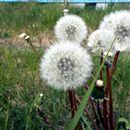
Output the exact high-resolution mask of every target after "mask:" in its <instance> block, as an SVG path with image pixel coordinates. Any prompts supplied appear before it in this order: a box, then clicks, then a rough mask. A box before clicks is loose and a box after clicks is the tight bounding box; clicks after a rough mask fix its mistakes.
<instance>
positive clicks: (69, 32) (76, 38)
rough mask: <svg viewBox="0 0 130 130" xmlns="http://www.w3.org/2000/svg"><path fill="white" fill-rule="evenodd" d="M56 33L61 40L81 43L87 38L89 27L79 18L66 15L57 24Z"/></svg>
mask: <svg viewBox="0 0 130 130" xmlns="http://www.w3.org/2000/svg"><path fill="white" fill-rule="evenodd" d="M54 32H55V35H56V37H57V38H58V39H59V40H69V41H72V42H78V43H80V42H82V41H83V40H84V39H85V38H86V36H87V26H86V25H85V22H84V21H83V20H82V19H81V18H80V17H79V16H76V15H65V16H63V17H61V18H60V19H59V21H58V22H57V24H56V26H55V30H54Z"/></svg>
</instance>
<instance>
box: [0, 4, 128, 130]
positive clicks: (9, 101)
mask: <svg viewBox="0 0 130 130" xmlns="http://www.w3.org/2000/svg"><path fill="white" fill-rule="evenodd" d="M63 8H64V6H63V5H62V4H60V5H59V4H49V5H47V4H38V3H30V4H21V3H16V4H14V3H12V4H8V3H6V4H0V23H1V24H0V38H4V39H7V38H14V37H16V36H17V35H18V34H19V33H21V32H27V33H28V34H30V35H31V36H36V35H39V34H40V33H43V32H44V33H47V32H49V33H52V30H53V27H54V25H55V23H56V21H57V19H58V18H60V16H61V15H62V10H63ZM69 8H70V12H72V13H74V14H78V15H80V16H82V17H83V19H84V20H85V21H86V23H87V24H88V27H89V30H90V31H91V30H95V29H97V28H98V25H99V23H100V21H101V20H102V18H103V16H104V15H105V14H108V13H109V12H112V11H114V10H121V9H128V7H127V5H123V6H122V5H114V6H112V7H109V8H108V9H107V10H95V9H93V8H89V7H86V8H84V9H81V8H77V7H72V6H69ZM1 12H2V13H1ZM37 50H38V52H39V54H40V56H42V55H43V53H44V49H43V48H37ZM93 60H94V64H95V65H94V68H95V69H94V73H96V71H97V69H98V67H99V59H98V57H97V56H95V57H94V59H93ZM39 63H40V60H39V59H37V56H36V55H35V53H34V52H33V51H32V50H31V49H30V48H27V47H26V48H25V47H23V48H21V47H20V48H19V47H15V46H13V45H8V46H0V130H6V129H10V130H25V129H28V130H41V129H45V130H53V129H57V128H58V129H59V130H61V129H64V128H65V127H66V126H67V125H68V124H69V122H70V120H71V113H70V107H69V102H68V98H67V96H68V95H67V93H65V92H62V91H57V90H54V89H52V88H51V87H49V86H47V85H46V84H45V83H44V82H43V81H41V78H40V73H39ZM129 68H130V58H129V54H121V55H120V58H119V62H118V66H117V69H116V72H115V74H114V77H113V82H112V86H113V93H114V94H113V96H114V97H113V98H114V110H115V116H116V118H117V119H118V118H119V117H121V116H123V117H126V118H127V119H130V104H129V102H127V99H128V97H129V95H130V87H129V85H130V78H129V75H130V69H129ZM104 70H105V68H104ZM105 78H106V76H104V79H105ZM90 81H91V79H90ZM89 83H90V82H89ZM41 93H43V97H42V99H41V100H40V99H39V94H41ZM77 93H78V94H79V95H84V93H85V92H84V90H82V89H78V90H77ZM38 99H39V100H40V101H39V100H38ZM37 108H39V109H40V110H41V111H42V112H43V113H44V114H45V115H46V116H47V117H48V118H49V119H48V120H49V122H50V124H45V122H44V121H43V118H42V117H41V116H40V115H39V113H38V111H37ZM128 108H129V109H128ZM81 120H82V122H83V124H82V125H83V126H84V127H86V126H87V128H88V127H90V126H91V123H90V122H88V121H89V119H87V118H86V117H85V116H84V115H83V116H82V118H81ZM88 123H89V124H88ZM89 125H90V126H89Z"/></svg>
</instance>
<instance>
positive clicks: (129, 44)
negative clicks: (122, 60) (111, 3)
mask: <svg viewBox="0 0 130 130" xmlns="http://www.w3.org/2000/svg"><path fill="white" fill-rule="evenodd" d="M100 29H107V30H111V31H113V33H114V36H115V43H114V48H115V50H116V51H129V50H130V12H128V11H116V12H114V13H111V14H109V15H107V16H105V17H104V19H103V21H102V22H101V24H100Z"/></svg>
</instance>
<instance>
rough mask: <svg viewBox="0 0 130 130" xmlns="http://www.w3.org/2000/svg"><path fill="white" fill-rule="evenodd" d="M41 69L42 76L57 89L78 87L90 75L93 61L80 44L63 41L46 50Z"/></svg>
mask: <svg viewBox="0 0 130 130" xmlns="http://www.w3.org/2000/svg"><path fill="white" fill-rule="evenodd" d="M40 70H41V76H42V78H43V79H44V80H46V81H47V83H48V85H50V86H52V87H54V88H55V89H60V90H68V89H76V88H77V87H80V86H81V85H82V84H83V83H84V82H85V81H86V79H87V78H88V77H90V75H91V70H92V61H91V57H90V56H89V54H88V53H87V52H86V50H84V49H83V48H82V47H81V46H80V45H79V44H75V43H72V42H70V41H63V42H60V43H55V44H54V45H53V46H51V47H50V48H49V49H48V50H47V51H46V53H45V54H44V56H43V58H42V60H41V64H40Z"/></svg>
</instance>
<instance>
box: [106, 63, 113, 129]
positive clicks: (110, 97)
mask: <svg viewBox="0 0 130 130" xmlns="http://www.w3.org/2000/svg"><path fill="white" fill-rule="evenodd" d="M106 71H107V86H106V91H105V93H106V96H108V94H109V108H110V116H109V121H110V129H111V130H114V126H113V100H112V89H111V71H110V68H109V67H108V66H107V68H106ZM105 105H106V108H104V109H106V113H105V114H106V115H107V103H106V104H105ZM106 120H107V117H106Z"/></svg>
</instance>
